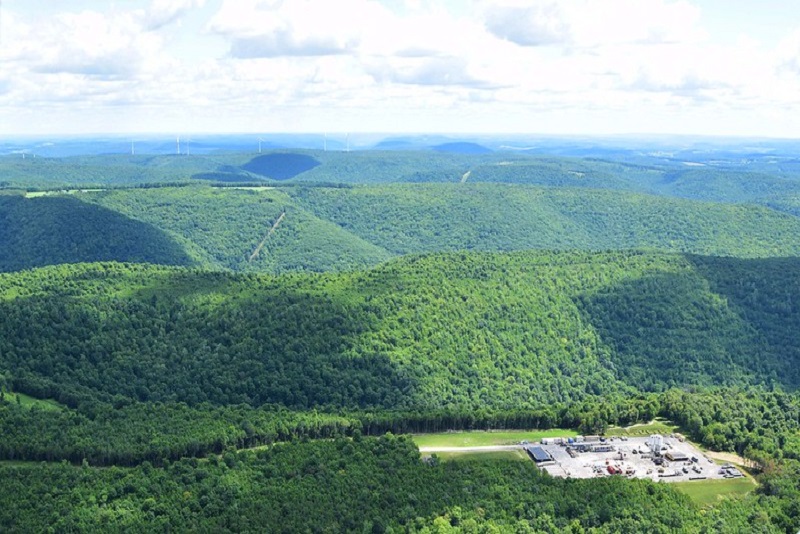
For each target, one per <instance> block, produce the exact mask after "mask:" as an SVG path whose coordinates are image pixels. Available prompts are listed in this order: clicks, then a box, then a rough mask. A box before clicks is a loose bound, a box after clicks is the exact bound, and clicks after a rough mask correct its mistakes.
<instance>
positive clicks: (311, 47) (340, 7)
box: [208, 0, 382, 59]
mask: <svg viewBox="0 0 800 534" xmlns="http://www.w3.org/2000/svg"><path fill="white" fill-rule="evenodd" d="M377 7H378V8H380V6H377ZM367 8H370V9H374V8H375V6H371V5H370V3H368V2H363V1H362V2H359V1H358V0H341V1H337V2H313V1H310V0H287V1H284V2H273V1H265V0H261V1H258V0H237V1H235V2H232V1H230V0H226V1H224V2H223V4H222V6H221V7H220V10H219V11H218V12H217V14H216V15H215V16H214V18H213V19H212V20H211V21H210V23H209V25H208V27H209V30H210V31H211V32H213V33H216V34H218V35H220V36H222V37H224V38H225V39H227V40H228V41H229V43H230V56H231V57H233V58H240V59H251V58H257V57H265V58H271V57H280V56H309V57H311V56H327V55H335V54H343V53H347V52H352V51H354V50H355V48H356V46H357V44H358V41H359V39H360V34H361V29H360V22H359V20H360V15H362V14H363V12H364V9H367ZM380 9H382V8H380Z"/></svg>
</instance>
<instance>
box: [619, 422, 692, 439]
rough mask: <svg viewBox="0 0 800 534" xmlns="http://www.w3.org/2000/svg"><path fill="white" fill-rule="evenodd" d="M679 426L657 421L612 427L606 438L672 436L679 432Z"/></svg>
mask: <svg viewBox="0 0 800 534" xmlns="http://www.w3.org/2000/svg"><path fill="white" fill-rule="evenodd" d="M679 431H680V430H679V429H678V426H677V425H674V424H673V423H672V422H671V421H667V420H665V419H655V420H653V421H650V422H649V423H646V424H639V425H631V426H628V427H619V426H611V427H608V429H607V430H606V433H605V435H606V436H632V437H636V436H638V437H641V436H649V435H651V434H672V433H673V432H679Z"/></svg>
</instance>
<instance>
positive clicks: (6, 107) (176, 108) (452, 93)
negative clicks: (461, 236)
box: [0, 0, 800, 137]
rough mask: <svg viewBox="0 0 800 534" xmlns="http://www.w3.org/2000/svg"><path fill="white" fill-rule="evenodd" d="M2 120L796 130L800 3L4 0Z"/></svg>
mask: <svg viewBox="0 0 800 534" xmlns="http://www.w3.org/2000/svg"><path fill="white" fill-rule="evenodd" d="M1 1H2V3H0V134H4V135H23V134H24V135H28V134H45V135H48V134H66V133H127V132H154V133H175V134H180V133H189V132H254V133H255V132H332V133H333V132H447V133H470V132H481V133H483V132H489V133H490V132H502V133H510V132H513V133H537V134H541V133H544V134H548V133H550V134H616V133H668V134H692V135H696V134H703V135H737V136H770V137H800V4H795V3H794V2H786V1H778V0H766V1H760V2H744V1H742V2H738V1H737V2H731V1H725V0H702V1H700V0H697V1H690V0H680V1H674V0H559V1H552V0H541V1H536V0H497V1H477V0H458V1H456V0H451V1H444V0H443V1H425V0H384V1H377V0H336V1H330V0H152V1H146V0H141V1H139V0H110V1H106V0H96V1H95V0H62V1H56V0H1Z"/></svg>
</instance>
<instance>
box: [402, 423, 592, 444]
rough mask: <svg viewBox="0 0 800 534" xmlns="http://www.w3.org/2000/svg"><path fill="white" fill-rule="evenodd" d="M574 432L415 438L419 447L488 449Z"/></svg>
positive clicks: (476, 433)
mask: <svg viewBox="0 0 800 534" xmlns="http://www.w3.org/2000/svg"><path fill="white" fill-rule="evenodd" d="M577 435H578V433H577V432H576V431H574V430H566V429H561V428H552V429H549V430H502V431H497V432H493V431H489V432H487V431H472V432H441V433H437V434H416V435H414V436H412V437H413V439H414V443H416V444H417V446H418V447H487V446H490V445H514V444H516V443H519V442H521V441H529V442H531V443H533V442H534V441H540V440H541V439H542V438H555V437H564V438H569V437H574V436H577Z"/></svg>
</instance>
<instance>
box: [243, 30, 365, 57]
mask: <svg viewBox="0 0 800 534" xmlns="http://www.w3.org/2000/svg"><path fill="white" fill-rule="evenodd" d="M354 47H355V43H353V42H347V41H339V40H337V39H336V38H334V37H332V36H313V35H312V36H308V37H300V36H298V35H296V34H295V33H294V32H292V30H291V29H288V28H282V29H278V30H275V31H273V32H271V33H267V34H262V35H257V36H253V37H241V38H234V39H232V40H231V48H230V55H231V56H232V57H235V58H258V57H280V56H329V55H337V54H345V53H347V52H348V51H351V50H353V48H354Z"/></svg>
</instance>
